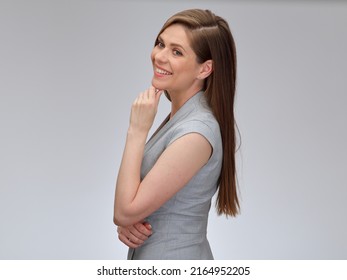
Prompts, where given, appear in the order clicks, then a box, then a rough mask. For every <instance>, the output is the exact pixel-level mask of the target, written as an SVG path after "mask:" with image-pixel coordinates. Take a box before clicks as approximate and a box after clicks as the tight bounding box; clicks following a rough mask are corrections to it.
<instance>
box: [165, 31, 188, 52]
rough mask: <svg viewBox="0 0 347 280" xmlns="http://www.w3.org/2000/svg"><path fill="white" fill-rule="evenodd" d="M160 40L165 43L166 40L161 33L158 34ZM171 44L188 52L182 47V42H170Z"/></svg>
mask: <svg viewBox="0 0 347 280" xmlns="http://www.w3.org/2000/svg"><path fill="white" fill-rule="evenodd" d="M158 40H159V41H162V42H164V43H165V40H164V39H163V38H162V37H161V36H160V35H159V36H158ZM170 46H171V47H178V48H181V49H182V50H184V51H185V52H187V51H186V50H185V49H184V48H183V47H182V45H180V44H177V43H170Z"/></svg>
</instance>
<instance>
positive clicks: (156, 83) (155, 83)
mask: <svg viewBox="0 0 347 280" xmlns="http://www.w3.org/2000/svg"><path fill="white" fill-rule="evenodd" d="M152 86H154V87H155V88H157V89H165V88H166V87H165V85H164V84H163V83H160V82H158V81H156V80H155V79H152Z"/></svg>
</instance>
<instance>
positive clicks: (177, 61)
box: [151, 24, 203, 96]
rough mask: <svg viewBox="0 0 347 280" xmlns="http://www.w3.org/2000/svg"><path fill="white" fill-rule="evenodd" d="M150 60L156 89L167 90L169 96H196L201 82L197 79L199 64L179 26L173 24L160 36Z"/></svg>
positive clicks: (201, 84)
mask: <svg viewBox="0 0 347 280" xmlns="http://www.w3.org/2000/svg"><path fill="white" fill-rule="evenodd" d="M151 59H152V64H153V71H154V75H153V79H152V84H153V86H154V87H155V88H158V89H164V90H167V91H168V92H169V93H170V96H175V95H176V96H177V95H180V94H182V93H183V94H184V93H187V92H192V93H196V92H197V91H199V90H200V89H201V88H202V86H203V80H201V79H197V77H198V75H199V73H200V70H201V64H199V63H197V58H196V55H195V53H194V51H193V50H192V48H191V47H190V43H189V40H188V37H187V34H186V31H185V29H184V27H183V26H182V25H179V24H173V25H171V26H169V27H168V28H166V29H165V30H164V31H163V32H162V33H161V34H160V35H159V37H158V41H157V43H156V46H155V47H154V49H153V51H152V54H151Z"/></svg>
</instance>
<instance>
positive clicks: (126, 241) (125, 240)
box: [118, 234, 142, 248]
mask: <svg viewBox="0 0 347 280" xmlns="http://www.w3.org/2000/svg"><path fill="white" fill-rule="evenodd" d="M118 239H119V240H120V241H122V242H123V243H124V244H125V245H127V246H128V247H130V248H137V247H139V246H140V245H141V244H142V243H141V244H138V243H134V242H133V241H132V240H131V239H129V238H127V237H126V236H125V235H124V234H119V235H118Z"/></svg>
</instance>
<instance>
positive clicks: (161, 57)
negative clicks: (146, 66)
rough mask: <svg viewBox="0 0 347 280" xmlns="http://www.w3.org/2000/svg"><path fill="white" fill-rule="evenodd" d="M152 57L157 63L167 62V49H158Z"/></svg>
mask: <svg viewBox="0 0 347 280" xmlns="http://www.w3.org/2000/svg"><path fill="white" fill-rule="evenodd" d="M154 59H155V60H156V61H157V62H159V63H165V62H167V51H166V49H165V48H164V49H159V50H157V52H156V53H155V54H154Z"/></svg>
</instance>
